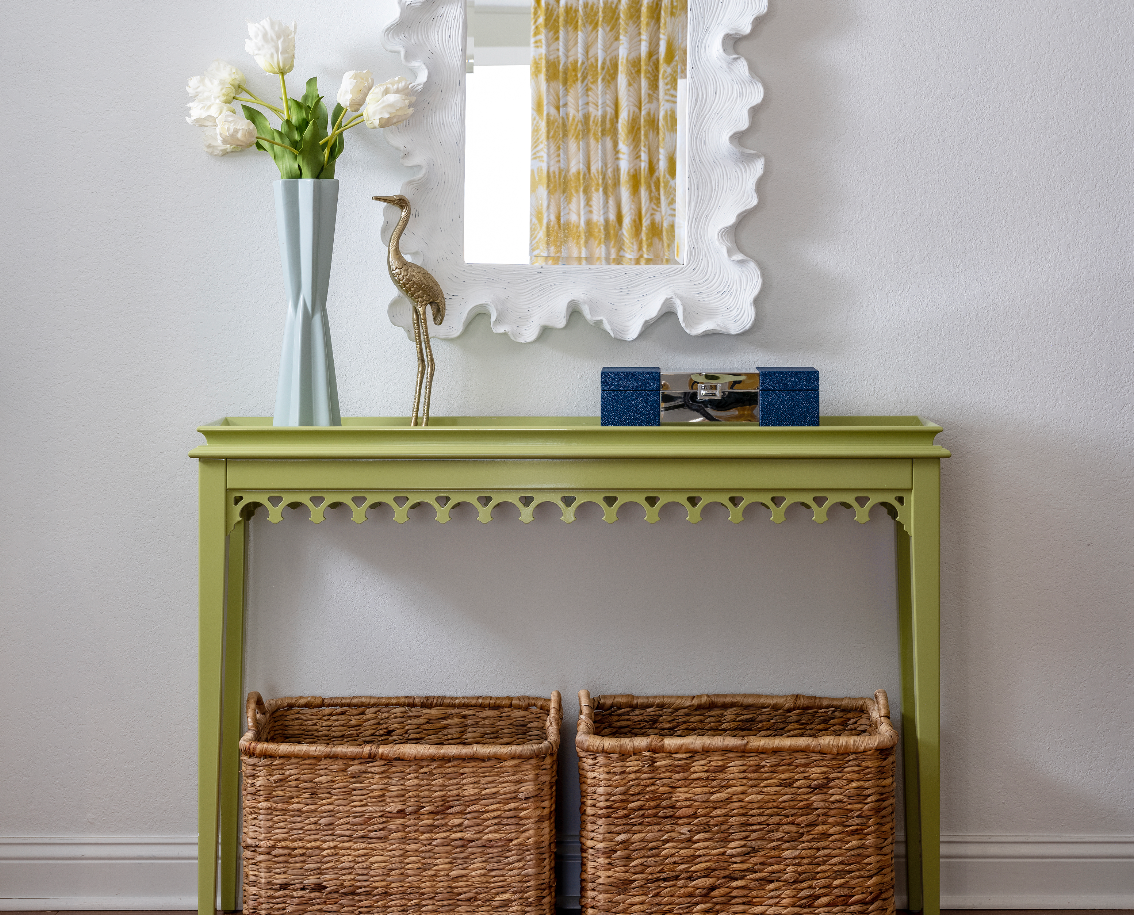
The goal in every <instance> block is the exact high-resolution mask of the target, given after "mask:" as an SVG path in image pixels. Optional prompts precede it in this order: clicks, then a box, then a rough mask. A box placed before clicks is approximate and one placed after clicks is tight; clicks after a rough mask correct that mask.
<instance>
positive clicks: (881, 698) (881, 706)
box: [874, 689, 890, 718]
mask: <svg viewBox="0 0 1134 915" xmlns="http://www.w3.org/2000/svg"><path fill="white" fill-rule="evenodd" d="M874 701H875V702H877V703H878V716H879V717H880V718H889V717H890V700H889V699H887V698H886V690H884V689H880V690H877V691H875V693H874Z"/></svg>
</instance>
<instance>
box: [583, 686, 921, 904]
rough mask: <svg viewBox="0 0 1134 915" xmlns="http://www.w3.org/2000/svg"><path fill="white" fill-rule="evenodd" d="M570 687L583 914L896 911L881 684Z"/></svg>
mask: <svg viewBox="0 0 1134 915" xmlns="http://www.w3.org/2000/svg"><path fill="white" fill-rule="evenodd" d="M874 696H875V698H874V699H825V698H819V697H813V696H754V695H734V696H695V697H690V696H600V697H597V698H596V699H594V700H593V701H592V699H591V697H590V694H589V693H587V692H586V691H585V690H584V691H583V692H581V693H580V694H579V705H580V710H581V714H580V717H579V729H578V735H577V738H576V748H577V750H578V753H579V779H580V786H581V791H582V826H581V844H582V859H583V860H582V888H581V890H582V907H583V915H647V913H651V915H652V913H660V912H664V913H666V915H678V913H698V915H700V913H713V915H740V913H744V915H753V913H770V915H772V913H774V915H797V913H798V915H804V913H831V915H833V913H839V915H856V913H892V912H893V911H894V864H893V854H894V747H895V745H896V743H897V740H898V735H897V732H896V731H895V730H894V729H893V727H892V726H891V724H890V720H889V715H890V711H889V706H888V704H887V701H886V694H885V692H883V691H881V690H879V691H878V692H877V693H875V694H874Z"/></svg>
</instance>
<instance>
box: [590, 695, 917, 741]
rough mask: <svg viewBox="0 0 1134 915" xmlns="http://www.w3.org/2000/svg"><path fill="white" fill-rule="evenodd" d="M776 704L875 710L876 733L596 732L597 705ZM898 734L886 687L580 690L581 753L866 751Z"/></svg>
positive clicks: (779, 706) (603, 708) (601, 707)
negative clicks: (854, 691)
mask: <svg viewBox="0 0 1134 915" xmlns="http://www.w3.org/2000/svg"><path fill="white" fill-rule="evenodd" d="M737 706H741V707H744V706H747V707H754V708H775V709H784V710H794V709H818V708H840V709H856V710H859V711H864V712H868V713H869V714H870V723H871V726H872V730H873V731H874V733H872V734H866V735H860V736H856V737H847V736H844V737H831V736H823V737H662V736H661V735H649V736H643V737H601V736H599V735H596V734H595V732H594V714H595V709H596V708H597V709H599V710H600V711H610V710H612V709H634V708H668V709H682V708H735V707H737ZM897 743H898V732H897V731H896V730H895V729H894V726H893V725H892V724H891V722H890V703H889V700H888V699H887V697H886V691H885V690H881V689H880V690H877V691H876V692H875V693H874V698H872V699H867V698H857V697H832V696H805V695H801V694H799V693H794V694H791V695H780V696H773V695H763V694H758V693H717V694H702V695H699V696H635V695H630V694H621V695H612V696H597V697H595V698H594V699H592V698H591V694H590V693H589V692H588V691H587V690H585V689H584V690H580V691H579V724H578V729H577V731H576V735H575V748H576V750H577V751H578V752H579V753H611V754H619V755H630V754H635V753H707V752H714V751H716V752H721V751H727V752H734V753H776V752H807V753H863V752H869V751H872V750H885V749H889V748H890V747H893V746H896V745H897Z"/></svg>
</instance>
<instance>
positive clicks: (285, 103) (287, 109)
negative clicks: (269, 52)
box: [276, 73, 294, 151]
mask: <svg viewBox="0 0 1134 915" xmlns="http://www.w3.org/2000/svg"><path fill="white" fill-rule="evenodd" d="M280 94H281V95H282V96H283V110H284V120H285V121H290V120H291V105H289V104H288V101H287V83H286V82H285V81H284V75H283V74H282V73H281V74H280ZM276 145H277V146H278V145H279V144H278V143H277V144H276ZM293 151H294V150H293Z"/></svg>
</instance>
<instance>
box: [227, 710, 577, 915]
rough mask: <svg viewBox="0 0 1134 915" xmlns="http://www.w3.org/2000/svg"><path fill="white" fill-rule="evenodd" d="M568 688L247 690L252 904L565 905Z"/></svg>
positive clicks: (391, 913) (257, 913) (370, 908)
mask: <svg viewBox="0 0 1134 915" xmlns="http://www.w3.org/2000/svg"><path fill="white" fill-rule="evenodd" d="M560 721H561V707H560V697H559V693H558V692H556V693H553V694H552V697H551V700H550V701H548V700H547V699H537V698H531V697H527V696H520V697H514V698H492V697H471V698H447V697H436V696H427V697H412V696H406V697H397V698H377V697H366V696H362V697H358V696H356V697H351V698H340V699H321V698H318V697H298V698H285V699H275V700H273V701H271V702H269V703H267V704H265V703H264V701H263V699H262V698H261V697H260V695H259V694H258V693H252V694H250V695H249V697H248V728H249V729H248V731H247V733H245V735H244V737H243V738H242V739H241V741H240V754H241V774H242V776H243V789H242V804H243V815H244V822H243V839H242V845H243V850H244V882H243V891H244V911H245V912H246V913H248V915H277V913H280V915H282V913H285V912H286V913H295V912H316V911H322V912H337V913H342V915H353V913H376V915H402V913H406V915H409V913H415V915H418V913H420V915H432V913H446V915H452V913H456V915H483V913H487V912H494V913H504V915H512V913H515V915H521V913H522V915H552V913H553V912H554V907H555V878H554V852H555V849H554V821H555V772H556V755H557V752H558V748H559V725H560Z"/></svg>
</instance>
